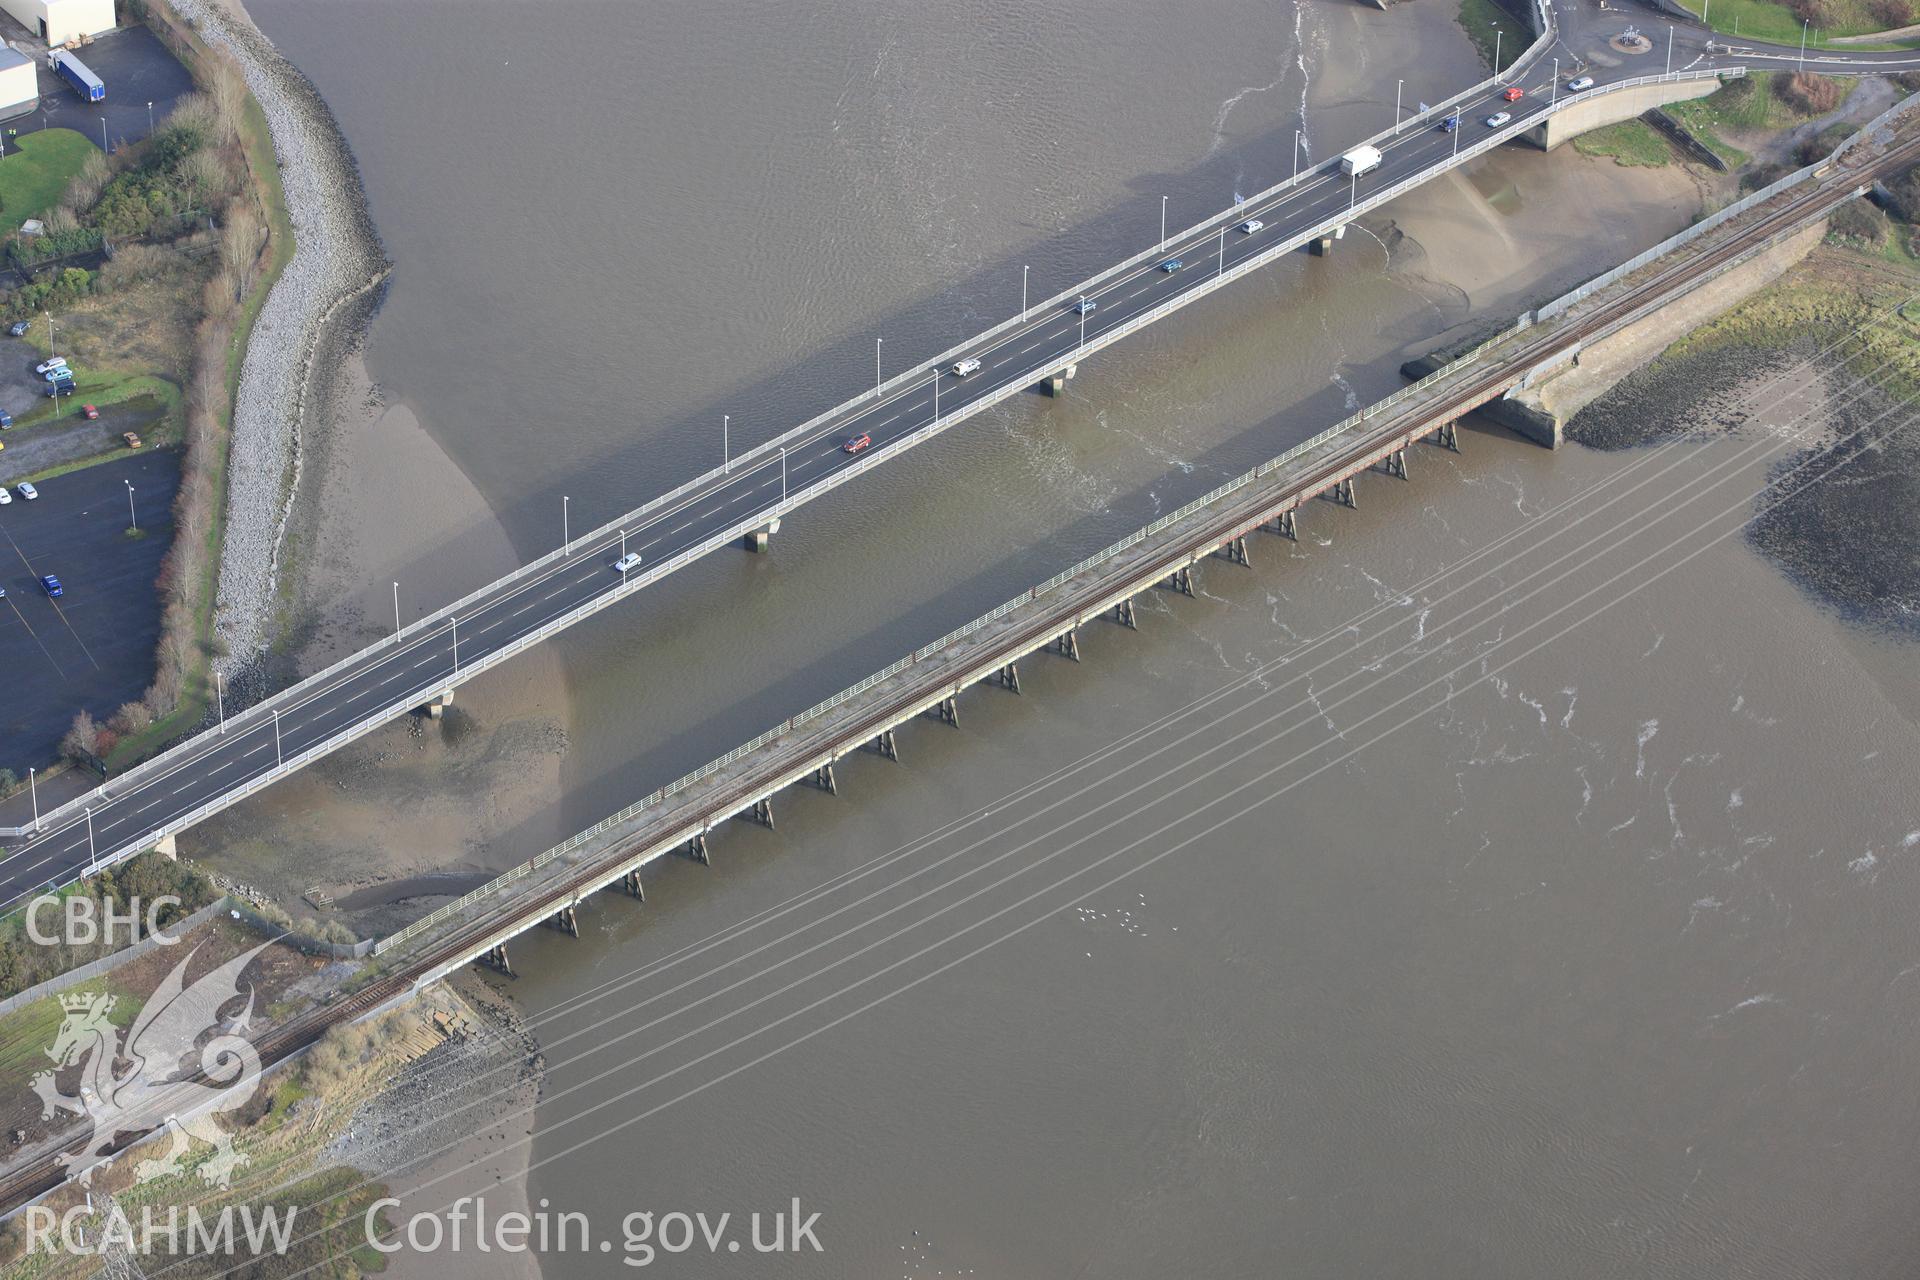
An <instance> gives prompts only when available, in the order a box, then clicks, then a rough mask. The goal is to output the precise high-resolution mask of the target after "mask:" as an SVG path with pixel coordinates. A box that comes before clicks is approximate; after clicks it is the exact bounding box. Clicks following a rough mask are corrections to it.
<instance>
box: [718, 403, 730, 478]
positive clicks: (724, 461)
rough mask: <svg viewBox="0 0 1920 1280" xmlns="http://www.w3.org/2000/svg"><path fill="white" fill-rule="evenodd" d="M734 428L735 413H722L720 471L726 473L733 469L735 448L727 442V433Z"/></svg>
mask: <svg viewBox="0 0 1920 1280" xmlns="http://www.w3.org/2000/svg"><path fill="white" fill-rule="evenodd" d="M732 428H733V415H732V414H730V413H723V414H721V415H720V471H721V474H723V475H724V474H726V473H727V472H728V471H730V470H732V469H733V449H732V447H731V446H729V445H728V444H727V433H728V432H729V431H731V430H732Z"/></svg>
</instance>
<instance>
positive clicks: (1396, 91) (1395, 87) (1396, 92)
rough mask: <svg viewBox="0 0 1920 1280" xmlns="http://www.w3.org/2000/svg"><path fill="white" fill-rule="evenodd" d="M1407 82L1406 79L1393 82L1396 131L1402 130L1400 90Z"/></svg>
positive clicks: (1394, 127) (1394, 124) (1394, 129)
mask: <svg viewBox="0 0 1920 1280" xmlns="http://www.w3.org/2000/svg"><path fill="white" fill-rule="evenodd" d="M1406 84H1407V82H1406V81H1405V80H1395V81H1394V82H1393V131H1394V132H1395V133H1399V132H1400V91H1401V90H1402V89H1404V88H1406Z"/></svg>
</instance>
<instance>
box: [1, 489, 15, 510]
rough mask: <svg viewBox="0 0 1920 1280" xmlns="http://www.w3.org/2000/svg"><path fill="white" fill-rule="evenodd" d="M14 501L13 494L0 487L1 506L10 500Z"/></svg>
mask: <svg viewBox="0 0 1920 1280" xmlns="http://www.w3.org/2000/svg"><path fill="white" fill-rule="evenodd" d="M12 501H13V495H12V494H10V493H8V492H7V491H6V490H5V489H0V507H4V506H6V505H7V504H8V503H9V502H12Z"/></svg>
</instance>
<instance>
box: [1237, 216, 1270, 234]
mask: <svg viewBox="0 0 1920 1280" xmlns="http://www.w3.org/2000/svg"><path fill="white" fill-rule="evenodd" d="M1266 225H1267V224H1266V223H1264V222H1262V221H1260V219H1258V218H1248V219H1247V220H1246V221H1245V222H1243V223H1241V224H1240V230H1241V232H1242V233H1243V234H1245V235H1252V234H1253V233H1254V232H1256V231H1258V230H1259V229H1260V228H1262V227H1264V226H1266Z"/></svg>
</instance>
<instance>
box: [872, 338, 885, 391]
mask: <svg viewBox="0 0 1920 1280" xmlns="http://www.w3.org/2000/svg"><path fill="white" fill-rule="evenodd" d="M885 341H886V339H885V338H875V339H874V340H873V396H874V399H876V400H877V399H879V398H880V346H881V344H882V343H884V342H885Z"/></svg>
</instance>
